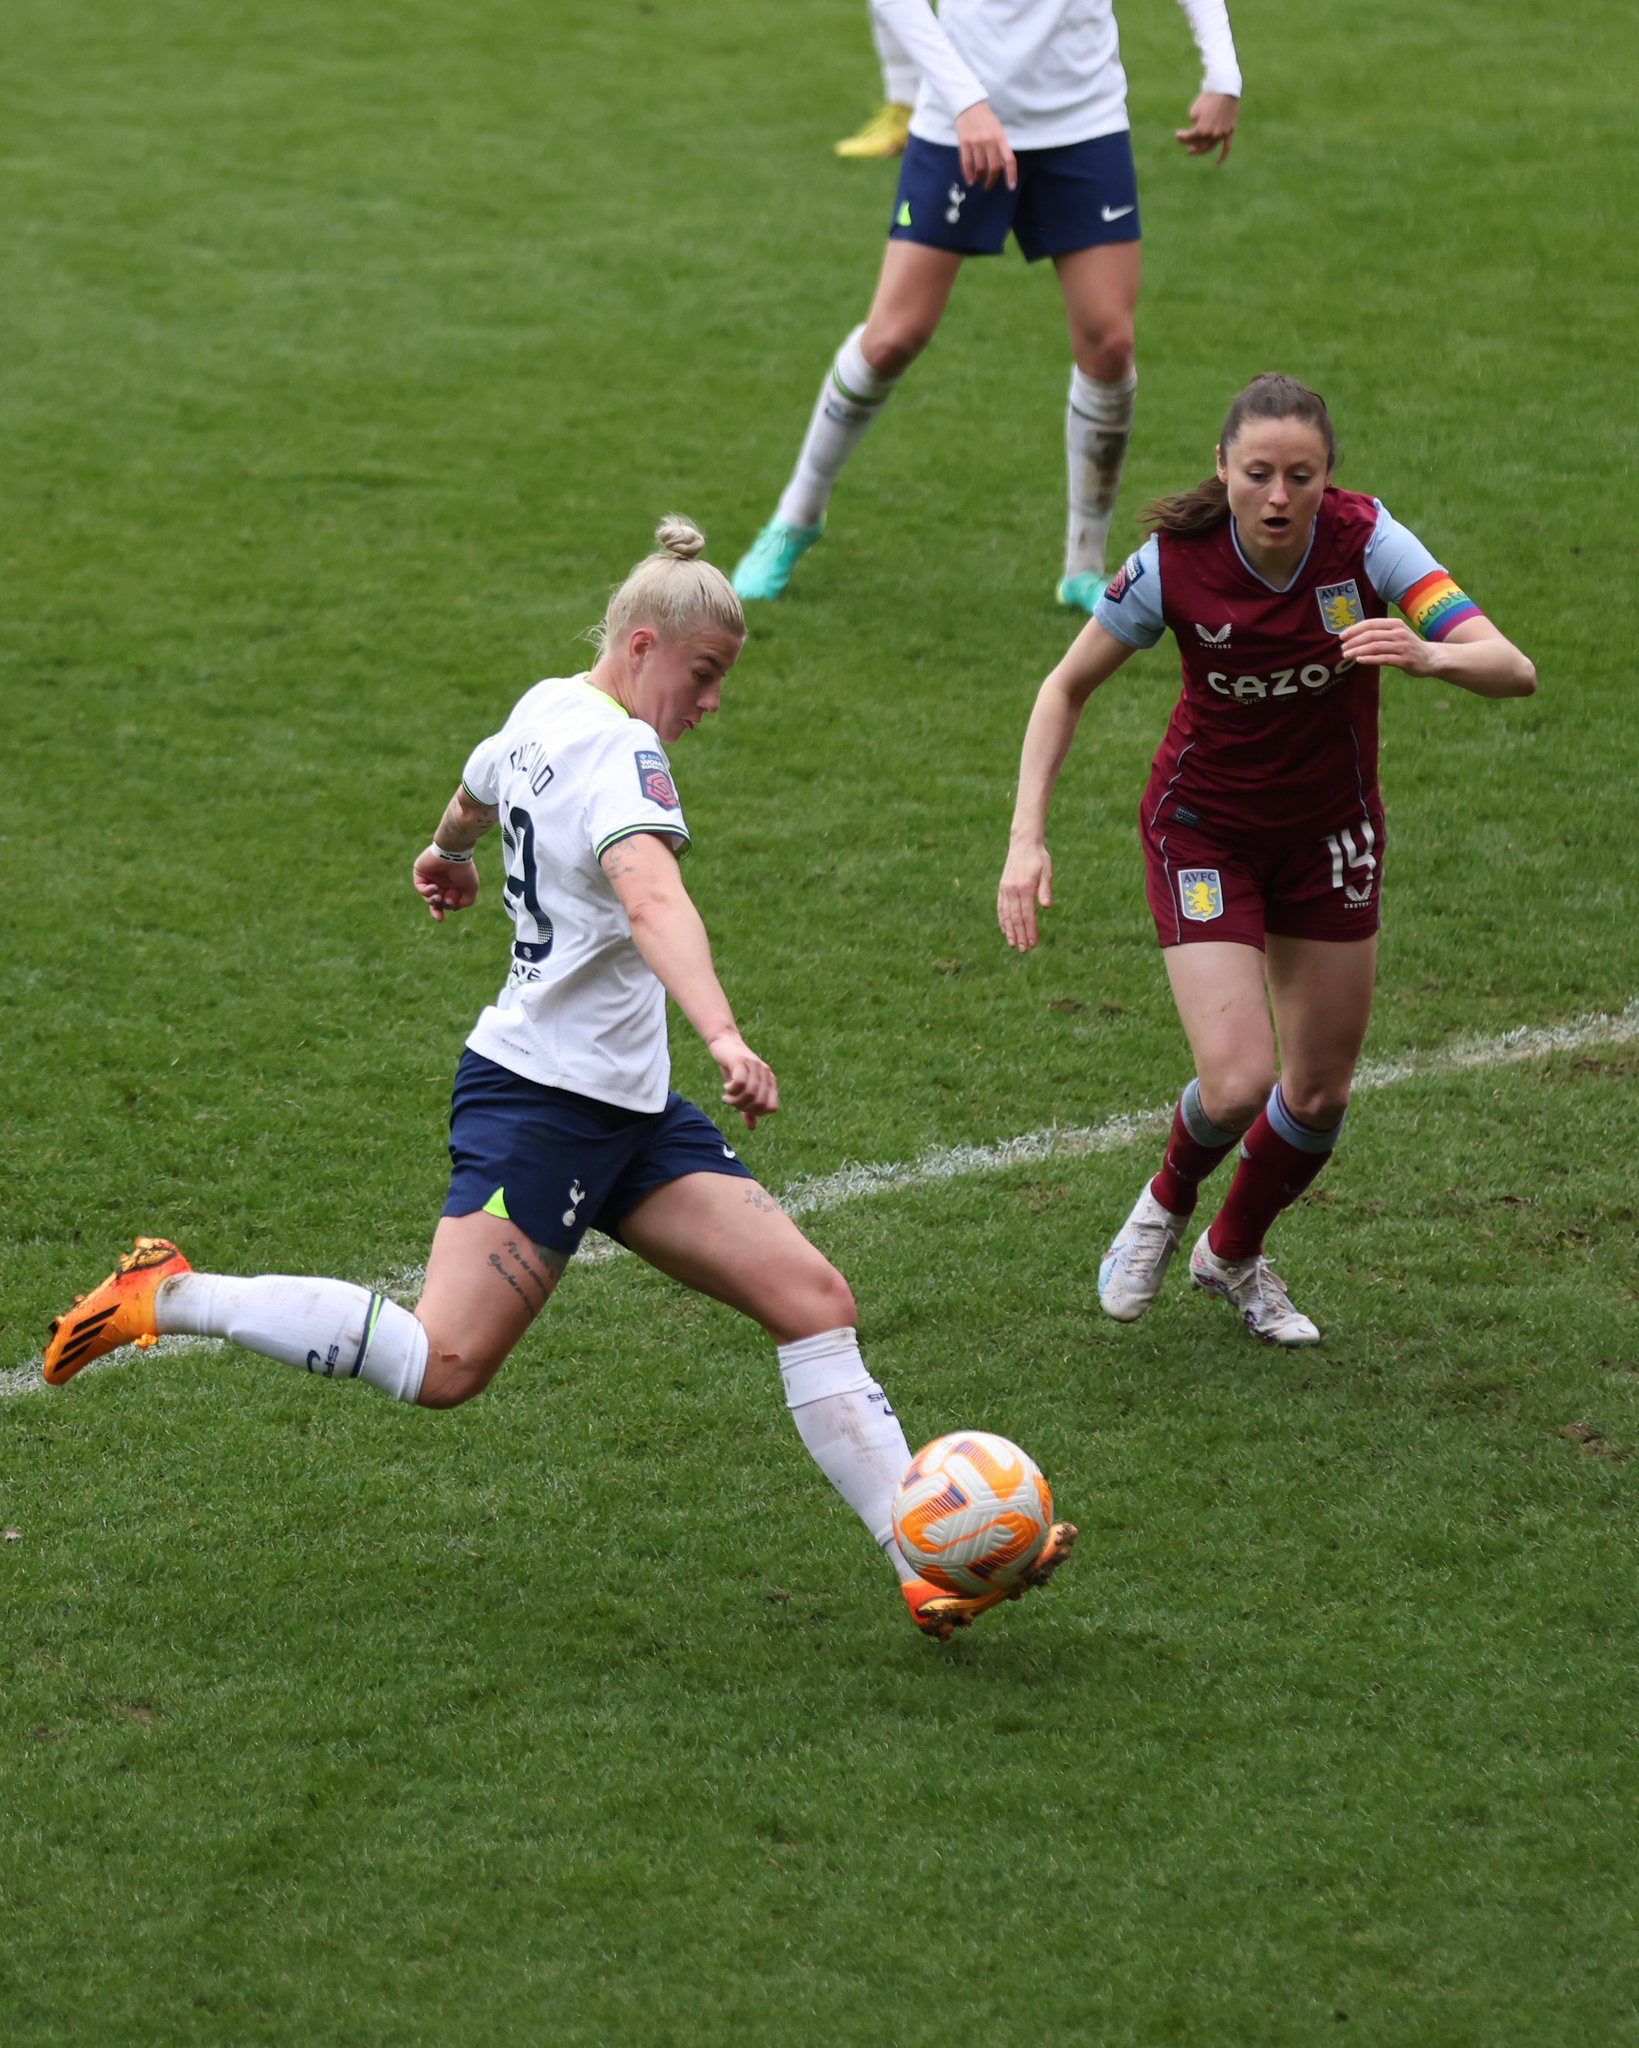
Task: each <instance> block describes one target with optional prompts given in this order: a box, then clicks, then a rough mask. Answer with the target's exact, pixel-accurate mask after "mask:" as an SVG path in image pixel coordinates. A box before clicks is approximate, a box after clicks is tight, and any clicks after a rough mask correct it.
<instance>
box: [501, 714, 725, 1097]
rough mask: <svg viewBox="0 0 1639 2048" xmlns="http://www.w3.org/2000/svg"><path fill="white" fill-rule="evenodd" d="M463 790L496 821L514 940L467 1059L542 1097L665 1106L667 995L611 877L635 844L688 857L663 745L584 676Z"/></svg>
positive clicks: (507, 736) (528, 721)
mask: <svg viewBox="0 0 1639 2048" xmlns="http://www.w3.org/2000/svg"><path fill="white" fill-rule="evenodd" d="M461 779H462V781H463V782H464V783H465V784H466V787H467V789H468V791H469V792H470V793H471V795H472V796H474V797H475V798H476V799H477V801H478V802H479V803H482V804H494V805H495V806H496V807H497V808H498V809H499V811H500V813H501V835H502V839H503V841H504V844H505V857H506V880H505V882H504V883H503V885H502V887H503V890H504V892H505V898H506V907H507V910H508V912H509V913H510V914H511V917H512V922H513V925H514V927H515V928H516V936H515V938H514V940H513V945H512V971H511V973H510V974H509V975H508V976H507V979H506V986H505V987H504V988H503V989H502V990H501V992H500V994H499V995H498V996H497V997H496V998H495V1000H494V1002H493V1003H491V1004H490V1005H489V1006H488V1008H487V1009H485V1010H484V1011H483V1012H482V1013H481V1014H480V1016H479V1019H478V1022H477V1023H476V1024H475V1025H474V1026H473V1028H472V1032H471V1034H470V1036H469V1037H468V1039H467V1043H468V1045H470V1046H471V1047H472V1049H473V1051H474V1052H477V1053H482V1054H483V1056H484V1058H485V1059H488V1060H493V1061H494V1062H495V1064H496V1065H497V1066H500V1067H509V1068H510V1069H511V1070H512V1072H513V1073H515V1074H522V1075H524V1077H525V1078H526V1079H528V1080H531V1081H540V1082H544V1083H545V1084H546V1085H547V1086H548V1087H552V1088H568V1089H571V1090H573V1092H574V1093H575V1094H577V1095H589V1096H591V1097H592V1098H593V1099H594V1100H595V1101H598V1102H613V1103H616V1104H618V1105H619V1106H620V1107H621V1108H623V1109H641V1110H654V1109H660V1108H663V1107H664V1105H665V1101H666V1095H667V1091H668V1089H669V1088H670V1086H671V1054H670V1051H669V1049H668V1047H667V1044H666V994H665V990H664V989H663V988H662V987H661V985H660V983H659V981H658V980H657V979H656V977H655V975H654V974H653V972H652V971H651V970H650V969H649V968H648V967H647V966H645V964H644V962H643V957H642V955H641V954H640V953H639V952H638V950H637V947H636V946H635V945H633V943H632V927H631V924H630V921H629V920H628V918H627V916H626V912H625V911H624V909H622V907H621V903H620V898H619V897H618V896H617V895H616V894H615V891H614V887H613V884H612V883H611V882H610V880H609V878H608V876H607V875H606V874H605V873H604V872H603V868H602V865H601V856H602V855H603V854H604V853H605V852H606V851H607V850H608V848H609V847H611V846H613V845H614V844H615V842H616V841H617V840H620V839H627V838H630V837H631V835H632V834H633V833H634V832H657V833H659V834H660V835H661V836H662V837H663V838H666V839H669V840H670V841H671V843H672V845H673V846H674V847H675V848H676V849H677V851H678V852H681V851H682V850H683V848H684V847H686V846H687V845H688V841H689V833H688V827H687V826H686V825H685V824H684V822H683V812H682V807H681V806H680V804H679V803H678V799H677V791H676V790H675V789H674V788H673V786H672V777H671V764H670V763H669V762H668V761H667V759H666V754H665V750H664V748H663V747H662V746H661V744H660V737H659V735H658V733H656V731H655V729H654V727H653V726H651V725H645V724H644V723H643V721H642V720H641V719H638V718H632V717H629V716H628V715H627V713H626V712H625V711H623V710H622V709H621V707H620V705H618V704H617V703H616V702H615V701H614V699H613V698H612V697H606V696H605V695H604V694H603V692H602V691H601V690H596V689H594V688H593V687H592V685H591V684H590V683H589V682H588V681H587V680H586V679H585V677H584V676H572V677H569V678H562V677H558V678H553V679H550V680H548V681H546V682H544V683H537V684H536V685H535V687H534V689H532V690H530V691H527V692H526V693H525V694H524V695H523V696H522V697H520V698H519V700H518V702H517V703H516V704H515V705H514V706H513V708H512V715H511V717H510V718H508V720H507V722H506V724H505V725H504V726H503V727H502V728H501V730H500V731H499V732H498V733H496V734H494V735H493V736H492V737H491V738H489V739H487V740H481V741H480V742H479V744H478V745H477V746H476V747H475V748H474V749H473V751H472V757H471V759H470V760H469V761H468V762H467V765H466V769H465V771H464V772H463V774H462V777H461Z"/></svg>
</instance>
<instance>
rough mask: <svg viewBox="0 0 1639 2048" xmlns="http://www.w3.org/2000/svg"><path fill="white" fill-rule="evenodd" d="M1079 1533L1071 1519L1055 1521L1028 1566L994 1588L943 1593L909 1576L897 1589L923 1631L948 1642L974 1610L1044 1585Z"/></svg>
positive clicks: (1017, 1597)
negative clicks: (1008, 1581)
mask: <svg viewBox="0 0 1639 2048" xmlns="http://www.w3.org/2000/svg"><path fill="white" fill-rule="evenodd" d="M1078 1533H1079V1532H1078V1531H1077V1529H1076V1526H1075V1524H1074V1523H1073V1522H1055V1523H1054V1524H1053V1526H1052V1527H1051V1528H1050V1529H1049V1530H1048V1532H1047V1541H1046V1542H1045V1543H1044V1544H1043V1545H1042V1547H1041V1549H1040V1551H1039V1552H1038V1553H1037V1556H1036V1561H1035V1563H1034V1564H1032V1565H1031V1566H1030V1568H1029V1570H1028V1571H1025V1572H1021V1573H1020V1575H1019V1576H1018V1578H1016V1579H1014V1580H1013V1582H1012V1583H1011V1584H1010V1585H1007V1586H998V1587H996V1588H995V1590H994V1591H993V1592H989V1593H974V1594H967V1593H946V1592H943V1591H942V1590H941V1589H940V1588H939V1587H938V1586H930V1585H929V1584H928V1582H927V1580H926V1579H910V1580H908V1581H907V1582H906V1583H905V1584H904V1585H903V1586H901V1587H900V1589H899V1590H900V1591H901V1592H902V1593H903V1594H904V1596H905V1605H906V1606H907V1607H908V1608H909V1609H910V1611H911V1620H912V1621H914V1622H915V1623H916V1625H917V1627H918V1628H919V1629H920V1630H921V1631H922V1633H923V1635H925V1636H937V1637H938V1639H939V1641H940V1642H942V1643H947V1642H949V1641H950V1638H951V1635H952V1633H953V1632H954V1631H955V1630H956V1629H959V1628H971V1627H972V1625H973V1618H974V1616H975V1615H976V1614H983V1613H984V1612H985V1610H986V1609H987V1608H990V1607H996V1606H999V1605H1000V1603H1001V1602H1002V1601H1003V1600H1020V1599H1022V1598H1023V1597H1024V1595H1025V1593H1026V1592H1028V1591H1029V1589H1030V1588H1031V1587H1032V1586H1045V1585H1046V1584H1047V1581H1048V1580H1049V1579H1050V1578H1051V1577H1052V1576H1053V1574H1054V1572H1056V1571H1057V1570H1058V1568H1059V1566H1060V1565H1061V1564H1063V1562H1064V1561H1065V1559H1066V1558H1067V1557H1068V1556H1069V1555H1070V1550H1071V1546H1072V1545H1073V1544H1074V1542H1075V1540H1076V1536H1077V1534H1078Z"/></svg>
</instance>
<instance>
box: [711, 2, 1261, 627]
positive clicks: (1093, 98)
mask: <svg viewBox="0 0 1639 2048" xmlns="http://www.w3.org/2000/svg"><path fill="white" fill-rule="evenodd" d="M874 4H875V8H876V12H877V14H878V15H879V16H880V17H881V19H882V20H883V21H884V22H886V23H887V24H888V25H889V26H890V27H891V28H892V29H893V31H894V32H895V34H896V35H897V36H898V37H899V39H900V41H901V42H902V43H903V44H904V46H905V48H906V49H907V50H908V51H909V52H910V53H911V55H912V57H913V58H914V60H915V62H916V65H917V67H918V69H919V71H920V73H921V80H922V82H921V87H920V90H919V91H918V94H917V100H916V111H915V114H914V115H913V116H912V119H911V137H910V143H909V145H908V147H907V148H906V151H905V161H904V163H903V165H902V166H901V168H900V176H899V192H898V196H897V197H896V199H895V201H894V208H893V218H892V221H891V223H890V226H889V229H888V246H887V250H886V252H885V253H884V256H883V260H882V271H881V275H880V277H879V278H878V280H877V287H876V296H875V298H874V299H873V300H872V302H871V309H870V312H869V314H868V315H867V316H866V320H865V324H864V325H863V326H862V327H856V328H855V329H854V331H853V333H852V334H850V335H849V336H848V338H847V340H846V341H845V342H844V343H843V344H842V347H841V348H840V349H839V350H838V351H837V356H836V360H835V361H834V362H833V363H832V365H831V367H830V369H829V370H828V371H827V372H826V376H825V381H824V383H823V384H822V385H821V387H820V393H819V398H818V401H817V403H816V405H815V407H814V413H813V417H812V419H811V420H810V421H809V426H808V433H807V436H806V438H805V439H804V441H803V444H802V450H801V453H800V454H799V455H798V457H797V466H796V469H795V470H794V471H793V472H792V476H791V481H790V482H789V483H788V484H787V485H786V487H785V492H784V495H783V496H782V497H781V499H780V502H779V505H778V507H777V509H776V511H775V514H774V517H773V518H772V519H771V520H770V521H769V523H768V524H767V525H766V526H765V527H764V528H763V530H762V532H761V533H760V534H758V536H757V538H756V540H755V542H754V543H753V544H752V547H751V549H750V551H749V552H748V553H747V554H746V555H745V556H744V557H743V558H742V560H741V561H740V563H739V565H738V566H737V567H736V569H735V571H734V587H735V589H736V590H737V591H738V592H739V593H740V595H741V596H742V597H744V598H774V597H778V596H779V595H780V593H781V592H782V591H783V590H784V589H785V587H786V585H787V584H788V583H789V581H790V580H791V572H792V570H793V569H794V568H795V567H796V565H797V562H798V561H799V560H800V559H801V557H802V556H803V554H804V553H806V551H807V550H808V549H809V548H811V547H812V546H813V545H814V543H815V541H817V540H818V539H819V537H820V535H821V533H822V532H823V531H824V527H825V515H826V507H827V505H828V504H829V502H830V497H831V490H832V487H833V485H834V484H835V483H836V480H837V477H838V476H839V475H840V473H841V470H842V466H843V464H844V463H845V462H846V461H847V460H848V457H849V456H850V455H851V454H852V453H853V451H854V449H855V448H856V447H857V446H858V444H859V440H860V437H861V436H862V435H863V434H864V432H865V430H866V429H867V428H868V427H869V426H870V424H871V422H872V421H873V420H874V419H875V418H876V417H877V416H878V414H879V413H880V412H881V410H882V407H883V405H884V404H885V403H886V402H887V400H888V398H889V397H890V396H891V395H892V393H893V390H894V388H895V386H896V385H897V384H898V382H899V379H900V378H901V377H902V376H903V375H904V373H905V371H906V370H907V369H908V368H909V367H910V365H911V364H912V363H913V362H914V361H915V360H916V358H917V356H918V355H920V354H921V352H922V350H923V349H924V348H925V347H926V346H927V344H928V342H929V341H930V340H931V339H932V336H933V333H934V330H935V329H936V328H937V327H938V325H939V322H940V319H941V317H942V316H943V314H944V310H945V307H946V305H947V303H948V302H949V299H950V295H951V291H952V289H953V288H954V286H955V283H956V273H957V272H958V271H959V270H960V269H961V267H962V261H963V259H964V257H967V256H990V255H995V254H997V253H998V252H999V251H1000V250H1001V248H1002V246H1003V244H1004V243H1005V241H1006V240H1007V236H1008V233H1009V230H1011V231H1012V233H1013V235H1014V236H1015V238H1016V239H1017V241H1018V244H1019V247H1020V249H1021V250H1022V251H1023V252H1024V255H1025V257H1026V258H1027V259H1028V260H1029V261H1030V262H1032V263H1034V262H1037V261H1039V260H1040V259H1041V258H1043V257H1051V258H1052V261H1053V264H1054V267H1055V268H1056V269H1057V271H1058V278H1059V286H1060V289H1061V291H1062V292H1063V295H1064V306H1065V311H1066V313H1067V315H1068V317H1069V325H1070V352H1071V356H1072V358H1073V364H1072V368H1071V372H1070V392H1069V398H1068V402H1067V405H1066V409H1065V416H1064V418H1065V453H1066V459H1067V463H1068V470H1069V519H1068V525H1067V530H1066V537H1065V545H1064V570H1063V575H1062V576H1061V578H1060V579H1059V582H1058V586H1057V589H1058V596H1059V601H1060V602H1061V603H1062V604H1065V605H1069V606H1071V607H1073V608H1076V609H1079V610H1081V611H1086V612H1090V611H1091V610H1092V608H1093V606H1094V604H1096V602H1097V601H1098V595H1099V593H1100V591H1101V590H1102V589H1103V588H1104V581H1105V578H1104V551H1105V547H1106V545H1107V543H1108V538H1109V531H1110V520H1111V517H1112V515H1113V513H1114V510H1115V500H1116V493H1117V490H1118V489H1119V487H1120V482H1121V467H1122V463H1123V462H1124V460H1125V458H1126V452H1127V439H1128V435H1129V434H1130V432H1131V429H1132V420H1133V404H1134V398H1135V394H1136V392H1137V389H1138V379H1137V373H1136V372H1135V370H1134V368H1133V318H1134V313H1135V310H1136V307H1137V304H1138V274H1139V212H1138V179H1137V173H1136V171H1135V169H1134V166H1133V153H1132V141H1131V137H1130V135H1129V133H1128V121H1127V79H1126V73H1125V72H1124V71H1123V70H1122V68H1121V57H1120V52H1119V48H1118V43H1117V36H1116V24H1115V16H1114V14H1113V13H1112V11H1111V0H944V4H943V5H942V7H941V8H940V11H939V14H938V16H937V17H935V15H934V14H933V13H932V11H931V9H930V8H929V6H928V4H927V0H874ZM1179 5H1180V6H1181V7H1182V8H1183V10H1184V12H1185V14H1186V15H1187V16H1188V17H1189V22H1190V26H1191V28H1192V29H1193V31H1194V34H1195V40H1196V43H1197V45H1198V46H1199V48H1200V52H1201V56H1202V60H1203V62H1204V65H1205V83H1204V85H1203V88H1202V90H1201V92H1200V93H1199V94H1198V95H1197V96H1196V99H1195V101H1194V102H1193V104H1192V105H1191V107H1190V118H1189V126H1188V127H1187V128H1180V129H1179V130H1177V131H1176V132H1177V137H1178V140H1179V142H1180V143H1182V145H1183V146H1184V148H1185V149H1186V150H1187V151H1188V152H1189V154H1190V155H1191V156H1200V155H1203V154H1205V153H1207V152H1209V151H1210V152H1215V153H1216V154H1217V157H1218V159H1219V161H1220V162H1221V161H1222V160H1223V158H1224V157H1226V156H1227V155H1228V154H1229V146H1230V142H1231V140H1232V138H1233V136H1234V133H1235V120H1236V115H1237V113H1238V111H1239V106H1240V90H1241V74H1240V67H1239V65H1238V63H1237V62H1236V57H1235V43H1234V38H1233V36H1232V34H1231V32H1230V26H1229V15H1228V12H1227V10H1226V7H1225V4H1224V0H1179Z"/></svg>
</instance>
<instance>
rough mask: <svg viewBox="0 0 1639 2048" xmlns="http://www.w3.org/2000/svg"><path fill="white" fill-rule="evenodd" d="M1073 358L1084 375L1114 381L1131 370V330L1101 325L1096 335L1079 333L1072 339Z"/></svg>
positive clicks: (1106, 381)
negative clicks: (1073, 342)
mask: <svg viewBox="0 0 1639 2048" xmlns="http://www.w3.org/2000/svg"><path fill="white" fill-rule="evenodd" d="M1075 358H1076V365H1077V367H1078V368H1079V369H1080V370H1081V372H1082V374H1083V375H1084V376H1087V377H1096V378H1097V379H1098V380H1099V381H1100V383H1104V384H1117V383H1119V382H1120V381H1121V380H1122V379H1123V378H1124V377H1127V376H1129V375H1130V374H1131V372H1132V366H1133V330H1132V329H1131V328H1130V327H1128V328H1124V329H1123V328H1114V329H1111V328H1105V329H1102V330H1101V331H1100V332H1099V333H1097V334H1081V335H1079V336H1078V337H1077V339H1076V345H1075Z"/></svg>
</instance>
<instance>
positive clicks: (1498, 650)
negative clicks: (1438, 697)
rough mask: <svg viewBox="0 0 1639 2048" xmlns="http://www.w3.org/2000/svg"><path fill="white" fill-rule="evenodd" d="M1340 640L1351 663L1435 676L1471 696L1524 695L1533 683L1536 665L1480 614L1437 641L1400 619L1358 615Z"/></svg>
mask: <svg viewBox="0 0 1639 2048" xmlns="http://www.w3.org/2000/svg"><path fill="white" fill-rule="evenodd" d="M1341 638H1342V642H1343V652H1344V654H1345V655H1347V656H1348V657H1349V659H1350V660H1352V661H1365V662H1374V663H1376V664H1378V665H1379V666H1381V667H1383V668H1397V669H1402V670H1403V671H1404V672H1405V673H1406V674H1407V675H1408V676H1435V677H1438V679H1439V680H1440V681H1441V682H1443V683H1455V684H1456V685H1457V687H1458V688H1459V689H1460V690H1472V691H1473V692H1474V694H1475V696H1476V697H1529V696H1530V695H1531V693H1532V692H1533V691H1534V690H1535V689H1536V686H1537V671H1536V664H1535V663H1534V662H1533V661H1532V660H1531V659H1530V657H1529V656H1528V655H1525V654H1522V653H1521V652H1520V650H1519V649H1518V648H1517V647H1516V646H1515V645H1514V643H1513V641H1512V640H1510V639H1508V637H1507V636H1506V635H1505V634H1503V633H1499V632H1498V630H1497V628H1496V627H1495V626H1493V625H1492V623H1491V621H1490V620H1489V619H1485V618H1479V619H1473V618H1470V619H1464V621H1463V622H1462V624H1461V625H1460V626H1454V627H1453V628H1452V629H1451V631H1450V632H1449V633H1448V634H1447V635H1446V637H1445V638H1444V639H1443V640H1425V639H1423V637H1422V635H1421V634H1419V633H1415V632H1413V631H1412V629H1411V627H1410V626H1408V625H1407V624H1406V622H1405V620H1404V619H1358V620H1356V622H1355V623H1354V624H1353V625H1352V626H1346V627H1345V628H1344V630H1343V633H1342V635H1341Z"/></svg>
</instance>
